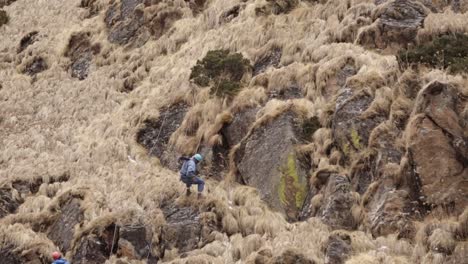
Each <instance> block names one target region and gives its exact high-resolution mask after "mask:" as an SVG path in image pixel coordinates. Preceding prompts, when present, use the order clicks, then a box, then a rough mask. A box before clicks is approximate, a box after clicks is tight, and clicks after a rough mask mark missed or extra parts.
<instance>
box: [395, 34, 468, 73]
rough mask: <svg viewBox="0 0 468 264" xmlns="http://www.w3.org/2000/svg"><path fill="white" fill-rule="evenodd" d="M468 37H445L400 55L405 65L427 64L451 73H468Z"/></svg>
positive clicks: (456, 35)
mask: <svg viewBox="0 0 468 264" xmlns="http://www.w3.org/2000/svg"><path fill="white" fill-rule="evenodd" d="M467 47H468V36H467V35H463V34H454V35H443V36H440V37H437V38H435V39H434V40H433V41H431V42H428V43H424V44H420V45H418V46H416V47H414V48H412V49H409V50H402V51H400V52H399V53H398V59H399V61H401V62H403V63H404V64H407V65H408V64H413V63H417V64H426V65H430V66H432V67H439V68H444V69H448V70H449V71H450V72H451V73H457V72H468V48H467Z"/></svg>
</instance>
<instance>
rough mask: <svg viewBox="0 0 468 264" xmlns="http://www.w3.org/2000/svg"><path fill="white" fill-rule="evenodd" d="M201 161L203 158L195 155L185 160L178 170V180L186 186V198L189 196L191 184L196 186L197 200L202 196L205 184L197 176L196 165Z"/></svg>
mask: <svg viewBox="0 0 468 264" xmlns="http://www.w3.org/2000/svg"><path fill="white" fill-rule="evenodd" d="M202 160H203V156H202V155H200V154H198V153H197V154H195V155H193V157H192V158H190V159H187V160H186V161H185V162H184V164H183V165H182V168H181V169H180V180H181V181H182V182H183V183H185V185H186V186H187V196H189V195H190V187H191V186H192V184H196V185H198V198H200V197H201V196H202V192H203V189H204V188H205V182H204V181H203V180H202V179H201V178H200V177H198V176H197V164H198V163H200V162H201V161H202Z"/></svg>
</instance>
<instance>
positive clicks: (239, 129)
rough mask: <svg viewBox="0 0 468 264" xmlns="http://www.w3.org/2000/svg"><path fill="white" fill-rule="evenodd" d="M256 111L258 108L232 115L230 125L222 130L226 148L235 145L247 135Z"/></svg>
mask: <svg viewBox="0 0 468 264" xmlns="http://www.w3.org/2000/svg"><path fill="white" fill-rule="evenodd" d="M258 110H259V108H255V107H253V108H247V109H245V110H243V111H241V112H239V113H237V114H236V115H234V118H233V119H232V121H231V123H229V124H228V125H226V126H225V127H224V128H223V129H222V133H223V135H224V137H225V138H226V142H227V145H228V146H231V147H232V146H235V145H237V144H238V143H239V142H240V141H241V140H242V138H244V137H245V136H246V135H247V132H249V129H250V127H251V126H252V124H253V123H254V122H255V119H256V115H257V112H258Z"/></svg>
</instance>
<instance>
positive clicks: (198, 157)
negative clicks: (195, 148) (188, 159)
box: [193, 153, 203, 162]
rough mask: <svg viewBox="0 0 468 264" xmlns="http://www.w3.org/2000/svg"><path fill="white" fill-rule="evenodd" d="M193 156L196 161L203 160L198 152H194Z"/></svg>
mask: <svg viewBox="0 0 468 264" xmlns="http://www.w3.org/2000/svg"><path fill="white" fill-rule="evenodd" d="M193 158H194V159H195V160H197V161H198V162H200V161H202V160H203V156H202V155H200V154H198V153H197V154H195V155H193Z"/></svg>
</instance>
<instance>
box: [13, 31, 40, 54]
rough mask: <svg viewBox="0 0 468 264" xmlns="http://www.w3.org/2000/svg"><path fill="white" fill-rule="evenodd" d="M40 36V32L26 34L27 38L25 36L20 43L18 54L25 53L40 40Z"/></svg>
mask: <svg viewBox="0 0 468 264" xmlns="http://www.w3.org/2000/svg"><path fill="white" fill-rule="evenodd" d="M38 34H39V32H38V31H31V32H29V33H28V34H26V36H24V37H23V38H22V39H21V41H20V44H19V46H18V50H17V53H20V52H22V51H24V50H25V49H26V48H27V47H29V46H30V45H32V44H33V43H34V42H36V41H37V40H38Z"/></svg>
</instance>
